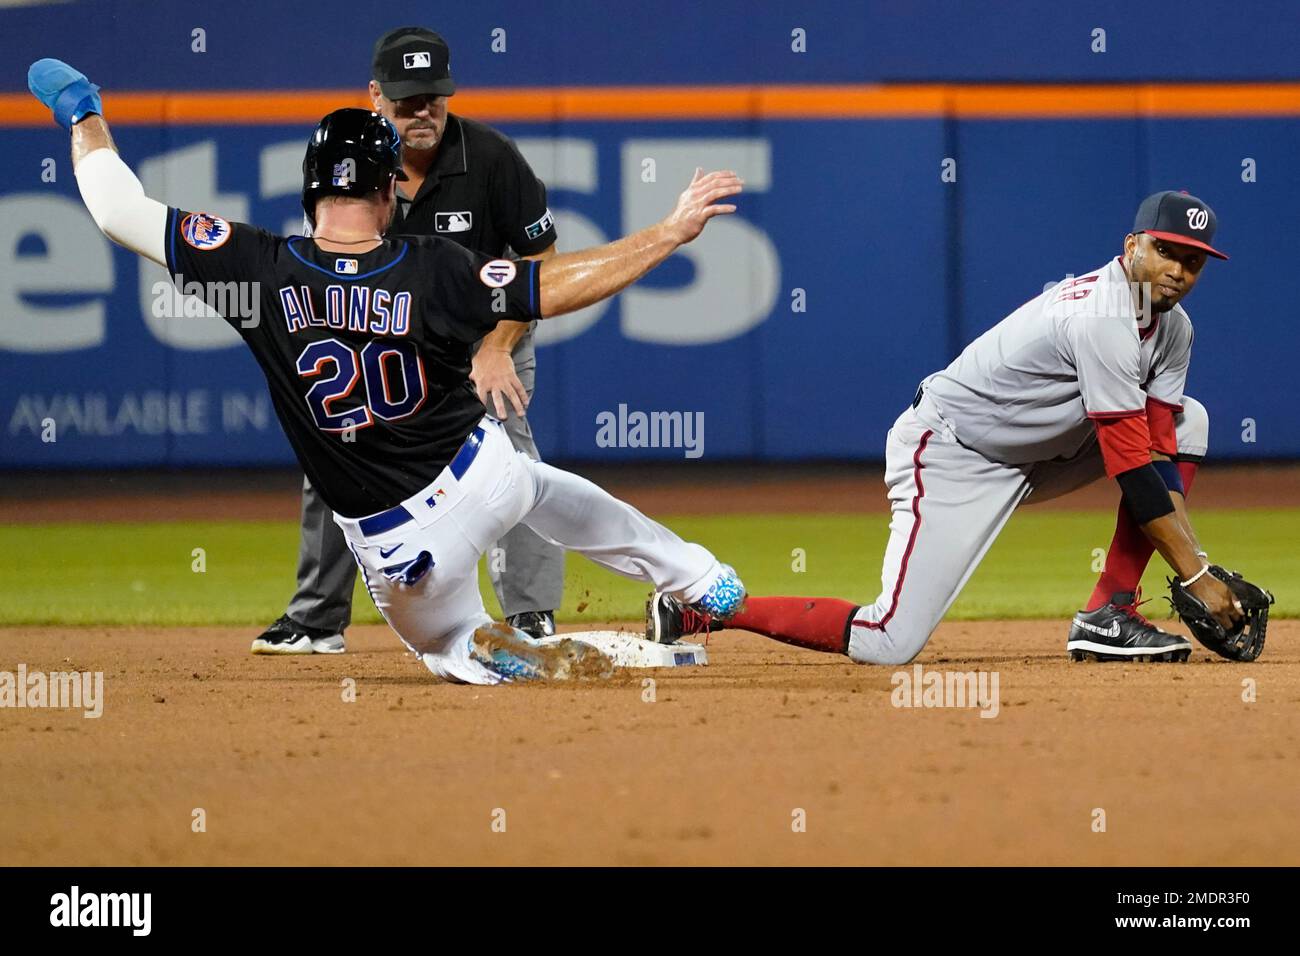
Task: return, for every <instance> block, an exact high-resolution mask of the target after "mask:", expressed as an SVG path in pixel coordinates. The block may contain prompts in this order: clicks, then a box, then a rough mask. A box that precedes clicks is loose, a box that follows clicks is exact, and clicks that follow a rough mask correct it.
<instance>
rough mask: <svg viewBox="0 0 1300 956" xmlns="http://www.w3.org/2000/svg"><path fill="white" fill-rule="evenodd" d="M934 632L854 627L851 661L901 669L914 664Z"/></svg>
mask: <svg viewBox="0 0 1300 956" xmlns="http://www.w3.org/2000/svg"><path fill="white" fill-rule="evenodd" d="M932 631H933V629H932V628H931V629H926V630H922V629H920V628H907V627H903V626H896V625H891V626H890V627H889V628H888V629H887V630H886V629H882V628H868V627H866V626H865V625H858V624H854V625H853V627H852V628H851V629H850V631H849V646H848V652H847V653H848V655H849V659H850V660H852V661H853V662H854V663H855V664H884V665H887V666H891V667H892V666H898V665H900V664H910V663H911V662H912V661H913V659H915V657H916V655H917V654H920V653H921V649H922V648H924V647H925V645H926V642H928V641H929V640H930V634H931V633H932Z"/></svg>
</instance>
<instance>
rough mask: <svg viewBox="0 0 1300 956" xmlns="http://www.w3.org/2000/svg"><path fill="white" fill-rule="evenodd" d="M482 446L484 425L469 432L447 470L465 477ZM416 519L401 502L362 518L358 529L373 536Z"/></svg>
mask: <svg viewBox="0 0 1300 956" xmlns="http://www.w3.org/2000/svg"><path fill="white" fill-rule="evenodd" d="M482 447H483V426H482V425H480V426H478V427H477V428H475V429H474V430H473V431H472V432H470V433H469V436H468V437H467V438H466V439H465V443H464V444H463V445H461V446H460V451H458V452H456V457H455V458H453V459H452V460H451V464H450V465H448V466H447V470H448V471H450V472H451V474H452V477H453V478H455V479H456V480H457V481H460V479H461V478H463V477H464V475H465V472H467V471H469V466H470V465H472V464H474V459H475V458H477V457H478V450H479V449H480V448H482ZM414 520H415V515H413V514H411V512H410V511H409V510H407V508H406V505H404V504H401V505H398V506H397V507H395V508H389V509H388V510H387V511H381V512H379V514H376V515H371V516H370V517H369V518H362V519H361V520H360V521H358V522H357V529H358V530H359V531H360V532H361V533H362V534H363V535H365V536H366V537H367V538H371V537H374V536H375V535H377V534H383V533H384V532H385V531H392V530H393V529H394V528H400V527H401V526H402V525H404V524H406V522H408V521H414Z"/></svg>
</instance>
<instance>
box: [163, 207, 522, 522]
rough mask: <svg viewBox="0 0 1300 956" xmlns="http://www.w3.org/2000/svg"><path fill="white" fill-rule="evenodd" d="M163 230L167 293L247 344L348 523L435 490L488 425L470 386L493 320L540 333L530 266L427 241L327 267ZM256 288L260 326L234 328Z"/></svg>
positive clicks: (254, 242) (317, 252)
mask: <svg viewBox="0 0 1300 956" xmlns="http://www.w3.org/2000/svg"><path fill="white" fill-rule="evenodd" d="M166 229H167V232H166V235H165V237H164V248H165V250H166V255H167V268H168V271H169V272H170V273H171V274H172V277H173V279H174V281H175V282H176V284H177V285H178V286H179V287H181V288H183V289H184V290H185V291H186V292H191V291H194V292H200V293H201V297H202V298H203V299H204V301H205V302H206V303H207V304H208V306H209V307H210V308H212V309H213V310H214V311H216V312H217V313H218V314H220V315H222V316H223V317H225V319H226V321H227V322H229V323H230V324H231V325H232V326H233V327H234V328H235V330H236V331H237V332H238V333H239V334H240V336H241V337H242V338H243V340H244V342H245V343H247V345H248V347H249V349H250V350H251V351H252V353H253V357H254V358H256V359H257V364H258V365H260V366H261V368H262V373H263V374H264V375H265V376H266V381H267V384H268V385H269V386H270V390H271V403H272V405H273V406H274V408H275V414H276V417H277V418H279V420H280V425H281V426H282V427H283V428H284V433H285V435H286V436H287V437H288V439H289V444H290V445H292V446H293V450H294V452H295V453H296V454H297V456H298V461H299V463H300V464H301V465H302V469H303V471H304V472H306V474H307V477H308V479H310V481H311V483H312V485H313V486H315V488H316V490H317V491H318V492H319V493H320V496H321V497H322V498H323V499H324V500H325V503H326V504H327V505H329V506H330V508H332V509H333V510H334V511H336V512H338V513H339V514H341V515H344V516H346V517H349V518H359V517H364V516H365V515H370V514H374V513H376V512H379V511H385V510H387V509H388V508H391V507H393V506H394V505H397V504H400V503H401V502H403V501H405V500H406V499H407V498H410V497H411V496H412V495H414V494H415V493H416V492H418V491H420V490H421V489H423V488H424V487H425V486H427V485H428V484H430V483H431V482H432V481H433V480H434V479H435V478H436V477H437V476H438V473H439V472H440V471H442V469H443V468H444V467H445V466H446V465H447V464H448V463H449V462H450V461H451V459H452V458H453V457H454V456H455V454H456V452H457V451H458V450H459V449H460V446H461V444H462V443H463V442H464V440H465V438H466V436H467V435H469V434H470V432H471V431H473V429H474V427H475V425H477V424H478V422H479V420H480V419H481V418H482V417H483V405H482V403H481V402H479V400H478V396H477V395H475V393H474V388H473V386H472V385H471V384H470V382H469V371H470V358H471V354H472V350H473V347H474V344H475V343H476V342H477V341H478V340H479V339H481V338H482V337H483V336H484V335H486V334H487V333H488V332H490V331H491V330H492V329H493V328H495V327H496V324H497V322H499V321H500V320H502V319H512V320H515V321H520V322H528V321H531V320H532V319H535V318H538V317H539V309H540V296H541V286H540V279H539V276H540V273H541V264H540V263H538V262H536V261H533V260H511V259H503V258H493V257H492V256H488V255H484V254H482V253H477V252H472V251H470V250H468V249H464V248H462V247H460V246H458V245H456V244H455V243H454V242H450V241H448V240H446V239H442V238H439V237H436V236H395V237H389V238H386V239H384V241H383V242H382V243H381V244H380V245H379V246H377V247H376V248H374V249H372V250H371V251H370V252H358V253H338V252H326V251H324V250H322V249H320V248H319V247H318V246H317V245H316V243H315V242H314V241H313V240H311V239H309V238H304V237H302V236H294V237H292V238H288V239H286V238H283V237H281V236H274V235H272V234H271V233H269V232H266V231H264V230H262V229H257V228H254V227H253V226H249V225H245V224H244V223H238V222H236V223H231V222H227V221H226V220H224V219H221V218H220V217H218V216H212V215H208V214H207V213H194V212H186V211H184V210H180V209H171V210H169V211H168V215H167V226H166ZM193 283H198V284H199V285H198V286H197V287H196V286H194V285H192V284H193ZM250 287H251V288H252V290H254V294H255V297H256V298H255V301H256V303H257V312H256V313H255V315H254V316H252V317H243V316H241V315H240V309H241V303H242V302H244V301H247V296H246V294H245V293H244V291H243V290H245V289H248V288H250ZM232 296H234V298H233V299H232V298H231V297H232ZM232 302H233V303H234V308H232V307H231V304H232Z"/></svg>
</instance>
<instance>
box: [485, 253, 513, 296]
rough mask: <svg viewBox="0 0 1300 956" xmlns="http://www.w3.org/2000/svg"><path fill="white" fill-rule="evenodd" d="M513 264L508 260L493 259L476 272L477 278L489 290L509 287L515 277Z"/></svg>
mask: <svg viewBox="0 0 1300 956" xmlns="http://www.w3.org/2000/svg"><path fill="white" fill-rule="evenodd" d="M515 272H516V270H515V264H514V263H513V262H511V261H510V260H509V259H493V260H492V261H491V262H489V263H488V264H487V265H485V266H484V267H483V268H482V269H480V270H479V271H478V277H479V279H480V280H481V281H482V282H483V284H484V285H485V286H487V287H488V288H490V289H499V288H501V287H502V286H504V285H509V284H510V282H511V280H512V279H514V277H515Z"/></svg>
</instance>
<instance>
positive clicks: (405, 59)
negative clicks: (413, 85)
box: [402, 53, 432, 70]
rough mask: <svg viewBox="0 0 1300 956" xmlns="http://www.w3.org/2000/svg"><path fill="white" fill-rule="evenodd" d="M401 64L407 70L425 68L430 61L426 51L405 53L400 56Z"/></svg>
mask: <svg viewBox="0 0 1300 956" xmlns="http://www.w3.org/2000/svg"><path fill="white" fill-rule="evenodd" d="M402 66H404V67H406V68H407V69H408V70H427V69H428V68H429V67H430V66H432V61H431V60H430V59H429V54H428V53H406V54H403V56H402Z"/></svg>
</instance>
